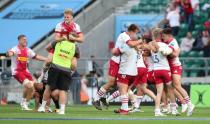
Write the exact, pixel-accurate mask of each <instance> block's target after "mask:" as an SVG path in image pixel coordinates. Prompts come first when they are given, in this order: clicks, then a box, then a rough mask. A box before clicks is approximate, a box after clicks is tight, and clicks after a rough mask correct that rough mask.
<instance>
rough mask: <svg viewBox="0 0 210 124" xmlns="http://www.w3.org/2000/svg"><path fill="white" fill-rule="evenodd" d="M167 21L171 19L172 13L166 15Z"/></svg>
mask: <svg viewBox="0 0 210 124" xmlns="http://www.w3.org/2000/svg"><path fill="white" fill-rule="evenodd" d="M166 19H167V20H169V19H170V12H169V13H168V14H167V15H166Z"/></svg>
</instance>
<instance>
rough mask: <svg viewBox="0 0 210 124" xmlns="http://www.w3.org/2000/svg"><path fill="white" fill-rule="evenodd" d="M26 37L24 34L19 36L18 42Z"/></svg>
mask: <svg viewBox="0 0 210 124" xmlns="http://www.w3.org/2000/svg"><path fill="white" fill-rule="evenodd" d="M23 37H26V36H25V35H24V34H20V35H18V40H20V39H21V38H23Z"/></svg>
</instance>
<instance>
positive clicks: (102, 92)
mask: <svg viewBox="0 0 210 124" xmlns="http://www.w3.org/2000/svg"><path fill="white" fill-rule="evenodd" d="M105 93H106V90H105V89H104V88H103V87H101V88H100V89H99V91H98V92H97V94H96V97H95V99H94V100H95V101H97V100H99V99H100V98H101V97H103V96H104V94H105Z"/></svg>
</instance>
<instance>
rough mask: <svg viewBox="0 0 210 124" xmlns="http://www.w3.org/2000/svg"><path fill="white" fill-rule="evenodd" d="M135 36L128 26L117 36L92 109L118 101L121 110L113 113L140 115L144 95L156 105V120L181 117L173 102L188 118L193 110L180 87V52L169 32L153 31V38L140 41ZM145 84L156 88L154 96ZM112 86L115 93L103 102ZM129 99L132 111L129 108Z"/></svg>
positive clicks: (186, 95)
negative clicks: (170, 115)
mask: <svg viewBox="0 0 210 124" xmlns="http://www.w3.org/2000/svg"><path fill="white" fill-rule="evenodd" d="M138 32H139V27H138V26H137V25H135V24H131V25H130V26H129V27H128V30H127V31H126V32H123V33H121V34H120V35H119V37H118V39H117V41H116V44H115V47H114V48H113V50H112V54H113V57H112V58H111V59H110V61H109V76H108V82H107V83H106V84H105V85H103V86H102V87H101V88H100V89H99V91H98V92H97V94H96V97H95V98H94V100H93V102H92V103H93V105H94V106H95V108H96V109H98V110H102V105H105V106H106V107H108V105H109V102H110V101H111V100H113V99H115V98H117V97H120V101H121V107H120V108H119V109H118V110H114V112H115V113H119V114H122V115H127V114H128V113H129V112H138V111H141V110H140V109H139V108H140V103H141V100H142V98H143V95H144V94H147V95H148V96H150V97H151V98H152V99H153V100H154V101H155V110H154V113H155V114H154V115H155V116H166V114H165V113H167V114H172V115H176V116H177V115H180V113H179V112H178V110H177V107H178V106H177V104H176V98H178V99H179V100H180V101H181V103H182V110H181V112H182V113H184V112H186V111H187V116H191V115H192V113H193V110H194V107H195V106H194V105H193V104H192V103H191V101H190V97H189V95H188V94H187V92H186V91H185V89H183V88H182V86H181V75H182V65H181V62H180V60H179V53H180V48H179V46H178V43H177V41H176V39H175V38H174V37H173V36H172V31H171V28H165V29H161V28H154V29H153V30H152V33H151V35H152V36H150V37H149V36H147V35H144V36H143V37H142V38H141V39H138V38H137V33H138ZM148 82H149V83H151V84H154V85H155V88H156V91H157V93H156V95H155V94H154V93H153V92H152V91H151V90H149V89H148V88H147V83H148ZM115 84H116V85H117V87H118V90H117V91H115V92H114V93H113V94H112V95H110V96H109V97H108V98H105V97H104V96H105V94H106V92H107V91H109V89H110V88H111V87H112V86H114V85H115ZM133 87H135V88H136V89H137V94H136V95H135V94H134V93H133V92H132V90H131V89H132V88H133ZM129 99H130V101H131V103H132V108H128V101H129ZM161 102H162V103H163V105H162V106H161Z"/></svg>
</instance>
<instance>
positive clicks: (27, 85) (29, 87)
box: [23, 79, 34, 89]
mask: <svg viewBox="0 0 210 124" xmlns="http://www.w3.org/2000/svg"><path fill="white" fill-rule="evenodd" d="M33 84H34V83H33V82H32V81H29V80H28V79H25V80H24V81H23V86H24V87H26V88H28V89H33V86H34V85H33Z"/></svg>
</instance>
